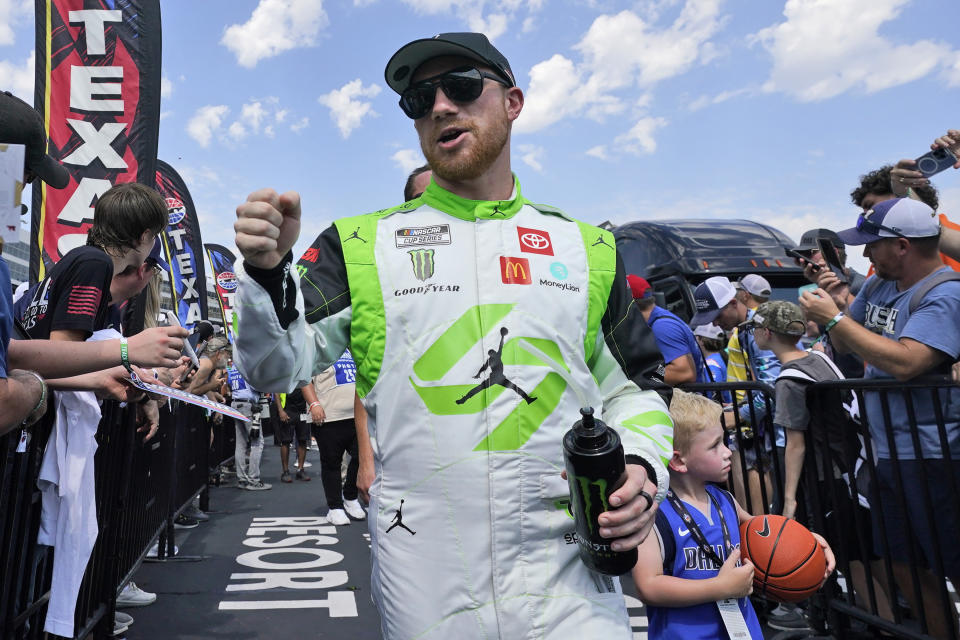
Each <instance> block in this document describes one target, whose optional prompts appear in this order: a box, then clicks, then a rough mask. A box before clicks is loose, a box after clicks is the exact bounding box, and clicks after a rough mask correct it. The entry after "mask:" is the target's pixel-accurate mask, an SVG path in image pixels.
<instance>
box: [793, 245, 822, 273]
mask: <svg viewBox="0 0 960 640" xmlns="http://www.w3.org/2000/svg"><path fill="white" fill-rule="evenodd" d="M786 251H787V255H788V256H790V257H791V258H795V259H797V260H799V261H800V264H802V265H803V266H807V265H810V268H811V269H813V272H814V273H816V272H817V271H820V265H818V264H817V263H816V262H814V261H813V260H811V259H810V258H808V257H807V256H805V255H803V254H802V253H800V252H799V251H797V250H796V249H787V250H786Z"/></svg>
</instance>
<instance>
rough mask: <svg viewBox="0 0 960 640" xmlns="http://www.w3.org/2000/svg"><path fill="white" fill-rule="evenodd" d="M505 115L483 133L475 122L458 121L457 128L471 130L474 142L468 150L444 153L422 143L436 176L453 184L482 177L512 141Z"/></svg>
mask: <svg viewBox="0 0 960 640" xmlns="http://www.w3.org/2000/svg"><path fill="white" fill-rule="evenodd" d="M502 116H503V117H502V118H496V119H495V120H494V121H493V123H492V124H491V126H490V128H489V129H488V130H487V131H485V132H481V131H480V129H479V127H478V126H477V123H476V122H475V121H473V120H463V121H458V122H457V123H456V124H457V126H458V127H460V128H463V129H465V130H467V131H469V132H470V134H471V135H472V136H473V138H474V139H475V142H474V143H473V144H472V145H471V146H470V147H469V148H467V149H456V150H454V151H452V152H445V151H443V150H442V149H438V148H437V147H436V146H435V143H434V142H431V143H430V144H424V143H423V141H422V140H421V143H420V148H421V150H422V151H423V155H424V157H426V159H427V162H428V163H429V164H430V168H431V169H433V173H434V174H436V175H437V176H439V177H441V178H443V179H444V180H448V181H450V182H462V181H464V180H473V179H475V178H479V177H480V176H482V175H483V174H484V172H486V171H487V169H489V168H490V166H491V165H492V164H493V163H494V161H495V160H496V159H497V158H498V157H499V156H500V152H501V151H502V150H503V148H504V146H505V145H506V144H507V141H508V140H509V139H510V126H509V124H508V120H507V118H506V110H504V113H503V114H502Z"/></svg>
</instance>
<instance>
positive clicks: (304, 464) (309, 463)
mask: <svg viewBox="0 0 960 640" xmlns="http://www.w3.org/2000/svg"><path fill="white" fill-rule="evenodd" d="M312 466H313V463H312V462H310V461H309V460H304V461H303V468H304V469H307V468H309V467H312Z"/></svg>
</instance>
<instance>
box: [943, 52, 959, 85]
mask: <svg viewBox="0 0 960 640" xmlns="http://www.w3.org/2000/svg"><path fill="white" fill-rule="evenodd" d="M944 77H945V78H946V81H947V86H949V87H960V51H958V52H957V54H956V55H955V56H954V58H953V64H952V65H951V66H949V67H947V68H946V69H944Z"/></svg>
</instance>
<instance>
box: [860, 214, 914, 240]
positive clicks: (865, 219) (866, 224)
mask: <svg viewBox="0 0 960 640" xmlns="http://www.w3.org/2000/svg"><path fill="white" fill-rule="evenodd" d="M873 213H874V212H873V209H870V211H867V212H866V213H861V214H860V217H859V218H857V231H865V232H866V233H872V234H874V235H877V236H879V235H880V231H881V230H882V231H886V232H888V233H892V234H893V235H895V236H897V237H899V238H906V237H907V236H905V235H903V234H902V233H900V232H899V231H897V230H896V229H891V228H890V227H885V226H883V225H882V224H880V223H879V222H874V221H873V220H871V219H870V216H872V215H873Z"/></svg>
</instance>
